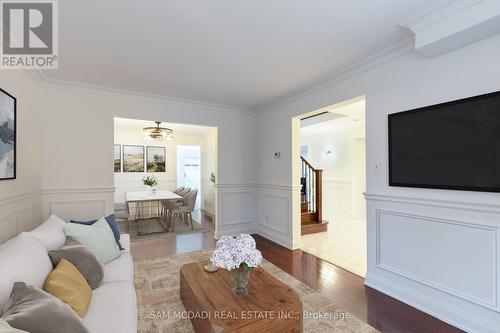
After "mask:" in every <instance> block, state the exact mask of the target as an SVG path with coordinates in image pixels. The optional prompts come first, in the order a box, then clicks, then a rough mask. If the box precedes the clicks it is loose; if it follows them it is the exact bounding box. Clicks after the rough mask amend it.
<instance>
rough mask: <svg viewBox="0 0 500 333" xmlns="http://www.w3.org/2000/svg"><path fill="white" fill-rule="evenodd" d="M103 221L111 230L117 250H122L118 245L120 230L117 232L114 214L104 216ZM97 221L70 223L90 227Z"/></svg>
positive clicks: (73, 221)
mask: <svg viewBox="0 0 500 333" xmlns="http://www.w3.org/2000/svg"><path fill="white" fill-rule="evenodd" d="M105 219H106V222H108V225H109V227H110V228H111V230H113V236H114V237H115V241H116V245H118V248H120V250H123V247H122V245H121V244H120V230H118V225H117V224H116V218H115V214H111V215H109V216H106V217H105ZM97 221H98V220H91V221H75V220H71V223H78V224H85V225H92V224H94V223H96V222H97Z"/></svg>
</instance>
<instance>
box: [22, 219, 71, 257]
mask: <svg viewBox="0 0 500 333" xmlns="http://www.w3.org/2000/svg"><path fill="white" fill-rule="evenodd" d="M65 224H66V222H64V221H63V220H61V219H60V218H58V217H57V216H55V215H52V216H50V217H49V218H48V219H47V220H46V221H45V222H43V223H42V224H41V225H39V226H38V227H36V228H35V229H33V230H31V231H29V232H28V234H29V235H31V236H33V237H35V238H37V239H38V240H39V241H40V242H41V243H42V244H43V246H45V248H46V249H47V251H50V250H54V249H58V248H60V247H61V246H63V244H64V241H65V240H66V236H65V235H64V231H63V226H64V225H65Z"/></svg>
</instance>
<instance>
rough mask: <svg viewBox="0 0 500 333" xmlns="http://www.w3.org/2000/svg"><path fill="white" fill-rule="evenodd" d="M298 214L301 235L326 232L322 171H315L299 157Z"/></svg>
mask: <svg viewBox="0 0 500 333" xmlns="http://www.w3.org/2000/svg"><path fill="white" fill-rule="evenodd" d="M300 159H301V164H300V184H301V185H302V188H301V191H300V200H301V203H300V213H301V220H300V221H301V228H302V235H307V234H314V233H318V232H324V231H327V230H328V221H324V220H323V215H322V196H323V187H322V184H323V170H320V169H315V168H314V167H313V166H312V165H311V163H309V162H308V161H307V160H306V159H305V158H304V157H302V156H301V157H300Z"/></svg>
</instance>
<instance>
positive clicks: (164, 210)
mask: <svg viewBox="0 0 500 333" xmlns="http://www.w3.org/2000/svg"><path fill="white" fill-rule="evenodd" d="M190 191H191V189H190V188H189V187H184V186H183V187H182V190H180V191H179V192H178V193H176V194H177V195H179V196H181V197H182V198H180V199H177V200H163V201H162V202H161V215H162V217H163V216H164V217H165V218H164V220H165V221H166V220H167V219H168V212H169V210H170V209H172V208H175V207H178V206H182V205H183V204H184V201H185V200H184V197H185V196H186V195H187V194H188V193H189V192H190ZM164 214H165V215H164ZM166 222H167V221H166Z"/></svg>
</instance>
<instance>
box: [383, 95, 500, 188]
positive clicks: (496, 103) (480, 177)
mask: <svg viewBox="0 0 500 333" xmlns="http://www.w3.org/2000/svg"><path fill="white" fill-rule="evenodd" d="M389 185H390V186H403V187H420V188H436V189H454V190H467V191H486V192H500V92H495V93H491V94H486V95H481V96H476V97H471V98H466V99H461V100H457V101H453V102H448V103H443V104H438V105H433V106H428V107H424V108H420V109H415V110H411V111H404V112H400V113H394V114H390V115H389Z"/></svg>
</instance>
